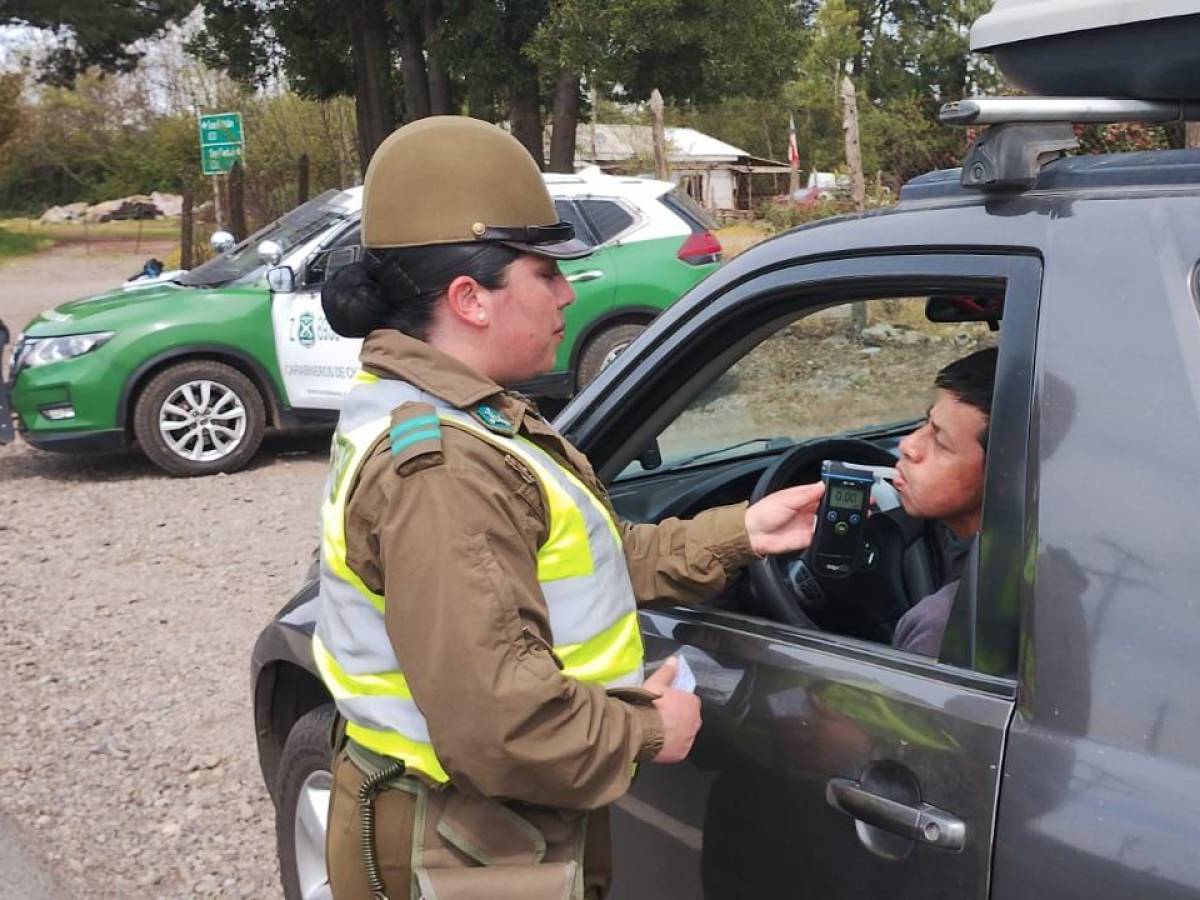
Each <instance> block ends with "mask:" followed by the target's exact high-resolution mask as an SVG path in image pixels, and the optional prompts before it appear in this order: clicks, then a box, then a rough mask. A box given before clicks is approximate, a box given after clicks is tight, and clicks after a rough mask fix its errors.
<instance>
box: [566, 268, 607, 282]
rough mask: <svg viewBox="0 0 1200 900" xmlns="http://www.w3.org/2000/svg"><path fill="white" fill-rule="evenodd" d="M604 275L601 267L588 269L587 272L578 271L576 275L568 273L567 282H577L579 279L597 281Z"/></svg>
mask: <svg viewBox="0 0 1200 900" xmlns="http://www.w3.org/2000/svg"><path fill="white" fill-rule="evenodd" d="M603 277H604V272H603V271H601V270H600V269H588V270H587V271H586V272H576V273H575V274H574V275H568V276H567V282H568V283H569V284H575V283H576V282H577V281H596V280H597V279H600V278H603Z"/></svg>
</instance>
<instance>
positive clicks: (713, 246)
mask: <svg viewBox="0 0 1200 900" xmlns="http://www.w3.org/2000/svg"><path fill="white" fill-rule="evenodd" d="M675 256H677V257H678V258H679V259H681V260H683V261H684V262H685V263H687V264H688V265H689V266H703V265H706V264H708V263H715V262H720V261H721V242H720V241H718V240H717V237H716V235H714V234H713V233H712V232H711V231H696V232H693V233H692V234H690V235H688V239H687V240H686V241H684V242H683V246H682V247H680V248H679V251H678V252H677V253H676V254H675Z"/></svg>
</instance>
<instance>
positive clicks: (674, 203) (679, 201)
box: [659, 176, 717, 231]
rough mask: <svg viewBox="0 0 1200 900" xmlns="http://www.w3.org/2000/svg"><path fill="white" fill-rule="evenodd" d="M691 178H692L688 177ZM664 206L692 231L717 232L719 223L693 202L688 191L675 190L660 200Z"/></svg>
mask: <svg viewBox="0 0 1200 900" xmlns="http://www.w3.org/2000/svg"><path fill="white" fill-rule="evenodd" d="M686 177H691V176H686ZM659 200H661V201H662V204H663V206H665V207H667V208H668V209H670V210H671V211H672V212H674V213H675V214H676V215H677V216H679V217H680V218H681V219H683V220H684V221H685V222H687V223H688V226H689V227H690V228H691V229H692V231H716V229H717V222H716V220H715V219H713V217H712V216H711V215H709V213H708V210H706V209H705V208H704V207H703V206H701V205H700V204H699V203H697V202H696V201H695V200H693V199H692V198H691V197H690V196H689V195H688V193H687V192H686V191H683V190H680V189H679V188H675V189H674V190H672V191H670V192H668V193H666V194H663V196H661V197H660V198H659Z"/></svg>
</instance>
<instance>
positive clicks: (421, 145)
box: [362, 116, 591, 259]
mask: <svg viewBox="0 0 1200 900" xmlns="http://www.w3.org/2000/svg"><path fill="white" fill-rule="evenodd" d="M362 223H363V224H362V241H363V246H365V247H368V248H387V247H420V246H426V245H429V244H469V243H473V242H478V241H486V242H494V243H498V244H504V245H505V246H508V247H512V248H513V249H515V250H521V251H523V252H525V253H535V254H537V255H539V256H549V257H552V258H554V259H578V258H580V257H583V256H587V255H588V254H589V253H590V252H591V248H589V247H588V245H587V244H585V243H584V242H583V241H580V240H577V239H576V238H575V229H574V227H573V226H572V225H571V224H570V223H569V222H562V221H559V218H558V213H557V212H556V211H555V209H554V201H553V200H551V199H550V192H549V191H547V190H546V183H545V182H544V181H543V180H542V174H541V172H539V171H538V167H537V165H536V164H535V163H534V161H533V157H531V156H530V155H529V151H528V150H526V149H525V148H524V147H523V146H521V144H520V142H519V141H517V139H516V138H514V137H513V136H512V135H510V134H509V133H508V132H506V131H502V130H501V129H500V128H498V127H496V126H495V125H489V124H488V123H487V122H482V121H480V120H479V119H471V118H467V117H466V116H432V117H430V118H427V119H420V120H418V121H416V122H413V123H411V124H409V125H405V126H404V127H403V128H401V129H399V130H397V131H395V132H393V133H392V134H390V135H389V136H388V137H387V139H386V140H384V142H383V143H382V144H380V145H379V148H378V149H377V150H376V151H375V154H374V155H373V156H372V157H371V162H370V165H368V166H367V177H366V181H365V183H364V185H363V218H362Z"/></svg>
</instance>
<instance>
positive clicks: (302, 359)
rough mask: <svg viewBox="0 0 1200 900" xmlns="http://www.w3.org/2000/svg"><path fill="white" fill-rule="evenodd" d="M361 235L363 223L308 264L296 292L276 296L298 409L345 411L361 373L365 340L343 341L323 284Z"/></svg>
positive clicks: (279, 341) (276, 319)
mask: <svg viewBox="0 0 1200 900" xmlns="http://www.w3.org/2000/svg"><path fill="white" fill-rule="evenodd" d="M359 235H360V228H359V225H358V223H355V224H353V225H351V226H349V227H348V228H346V229H344V230H343V231H341V232H340V233H339V234H337V235H336V236H334V237H333V238H332V240H330V241H329V242H328V243H326V244H325V245H324V246H323V247H321V248H320V249H319V250H317V251H316V252H315V253H314V254H313V255H312V256H310V257H309V258H308V259H307V260H305V261H304V264H303V266H302V267H301V269H300V271H299V272H298V273H297V276H296V282H297V283H296V288H295V290H293V291H291V292H287V293H283V292H280V293H275V294H274V295H273V296H272V297H271V325H272V329H273V331H274V341H275V353H276V358H277V359H278V360H279V369H280V375H281V376H282V377H283V384H284V389H285V390H286V392H287V399H288V403H289V405H291V407H292V408H293V409H323V410H336V409H340V408H341V403H342V395H343V394H345V393H346V391H347V390H348V389H349V387H350V379H351V378H353V377H354V373H355V372H357V371H358V352H359V349H360V348H361V347H362V341H361V340H357V339H352V338H345V337H342V336H341V335H340V334H338V333H337V332H336V331H334V330H333V328H332V327H331V326H330V325H329V322H328V321H327V320H326V319H325V313H324V311H323V310H322V309H321V285H322V284H323V283H324V281H325V275H326V274H327V272H328V271H330V270H331V268H332V267H336V266H337V265H338V264H339V262H341V261H342V260H343V259H344V260H346V261H348V260H349V259H351V258H352V257H354V255H355V254H356V252H357V248H358V246H359V244H360V237H359Z"/></svg>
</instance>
